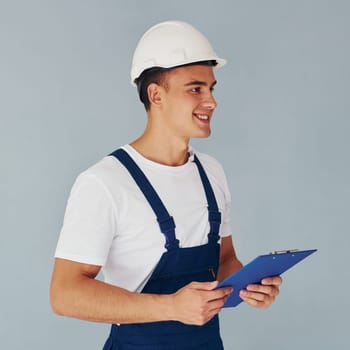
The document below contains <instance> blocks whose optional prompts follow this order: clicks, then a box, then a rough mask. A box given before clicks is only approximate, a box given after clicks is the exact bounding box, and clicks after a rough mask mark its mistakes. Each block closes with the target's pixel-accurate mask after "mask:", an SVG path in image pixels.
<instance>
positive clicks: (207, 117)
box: [193, 113, 209, 121]
mask: <svg viewBox="0 0 350 350" xmlns="http://www.w3.org/2000/svg"><path fill="white" fill-rule="evenodd" d="M193 116H194V117H196V118H198V119H199V120H203V121H205V120H209V116H208V115H206V114H198V113H193Z"/></svg>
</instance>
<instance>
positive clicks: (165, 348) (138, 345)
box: [103, 149, 223, 350]
mask: <svg viewBox="0 0 350 350" xmlns="http://www.w3.org/2000/svg"><path fill="white" fill-rule="evenodd" d="M111 155H113V156H114V157H116V158H117V159H118V160H119V161H120V162H121V163H122V164H123V165H124V166H125V167H126V168H127V170H128V171H129V173H130V174H131V176H132V177H133V178H134V180H135V182H136V183H137V185H138V186H139V188H140V190H141V191H142V192H143V194H144V196H145V198H146V199H147V201H148V203H149V204H150V206H151V207H152V209H153V211H154V213H155V215H156V217H157V221H158V223H159V227H160V231H161V232H162V233H163V234H164V236H165V241H166V244H165V248H166V249H167V251H166V252H164V254H163V255H162V256H161V258H160V260H159V262H158V264H157V266H156V268H155V270H154V272H153V273H152V275H151V277H150V279H149V281H148V282H147V284H146V285H145V287H144V288H143V290H142V292H141V293H152V294H171V293H175V292H176V291H178V290H179V289H180V288H182V287H184V286H185V285H187V284H189V283H190V282H193V281H196V282H208V281H214V280H215V279H216V275H217V270H218V266H219V255H220V245H219V243H218V240H219V227H220V224H221V213H220V212H219V209H218V205H217V202H216V199H215V195H214V192H213V189H212V187H211V185H210V183H209V179H208V177H207V175H206V173H205V171H204V169H203V167H202V165H201V163H200V162H199V160H198V158H197V157H196V156H194V162H195V164H196V165H197V168H198V171H199V175H200V179H201V181H202V184H203V187H204V191H205V195H206V198H207V202H208V220H209V224H210V232H209V234H208V243H207V244H204V245H200V246H195V247H190V248H180V247H179V241H178V240H177V239H176V236H175V222H174V220H173V218H172V217H171V216H170V215H169V213H168V211H167V209H166V208H165V206H164V205H163V203H162V201H161V199H160V198H159V196H158V195H157V193H156V192H155V190H154V188H153V187H152V185H151V183H150V182H149V181H148V179H147V178H146V176H145V175H144V174H143V172H142V171H141V169H140V168H139V167H138V165H137V164H136V163H135V162H134V160H133V159H132V158H131V157H130V156H129V155H128V153H127V152H125V151H124V150H122V149H118V150H116V151H115V152H113V153H112V154H111ZM141 349H142V350H194V349H202V350H205V349H208V350H209V349H210V350H223V345H222V341H221V338H220V332H219V319H218V316H217V315H216V316H215V317H213V318H212V319H211V320H210V321H209V322H207V323H206V324H205V325H203V326H192V325H185V324H183V323H181V322H177V321H163V322H149V323H135V324H122V325H116V324H113V325H112V327H111V332H110V335H109V338H108V339H107V341H106V343H105V345H104V348H103V350H141Z"/></svg>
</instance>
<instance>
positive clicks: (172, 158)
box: [130, 129, 189, 166]
mask: <svg viewBox="0 0 350 350" xmlns="http://www.w3.org/2000/svg"><path fill="white" fill-rule="evenodd" d="M169 136H170V135H166V134H164V133H160V132H155V131H151V130H148V129H146V130H145V132H144V134H142V135H141V136H140V137H139V138H138V139H136V140H135V141H133V142H131V143H130V145H131V146H132V147H133V148H134V149H135V150H136V151H137V152H139V153H140V154H141V155H142V156H144V157H145V158H147V159H149V160H151V161H154V162H156V163H159V164H163V165H168V166H179V165H183V164H185V163H186V162H187V160H188V157H189V155H188V144H189V140H183V139H179V138H175V137H169Z"/></svg>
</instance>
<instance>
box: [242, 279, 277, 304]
mask: <svg viewBox="0 0 350 350" xmlns="http://www.w3.org/2000/svg"><path fill="white" fill-rule="evenodd" d="M281 283H282V278H281V277H278V276H277V277H269V278H264V279H263V280H262V281H261V284H250V285H248V286H247V288H246V289H242V290H241V291H240V292H239V296H240V297H241V298H242V299H243V301H245V302H246V303H247V304H249V305H251V306H254V307H257V308H267V307H269V306H270V305H271V304H272V303H273V302H274V300H275V298H276V296H277V295H278V294H279V286H280V285H281Z"/></svg>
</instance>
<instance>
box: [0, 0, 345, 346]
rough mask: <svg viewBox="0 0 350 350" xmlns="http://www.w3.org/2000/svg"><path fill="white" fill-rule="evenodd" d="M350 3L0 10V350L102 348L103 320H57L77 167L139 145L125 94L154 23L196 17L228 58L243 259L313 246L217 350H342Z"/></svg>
mask: <svg viewBox="0 0 350 350" xmlns="http://www.w3.org/2000/svg"><path fill="white" fill-rule="evenodd" d="M349 11H350V2H349V1H339V0H338V1H337V0H333V1H322V0H320V1H310V0H305V1H301V0H293V1H292V0H290V1H277V0H276V1H272V0H271V1H258V0H256V1H243V0H242V1H228V0H227V1H213V0H211V1H204V0H201V1H183V0H177V1H164V0H163V1H160V0H159V1H155V0H149V1H147V2H146V1H135V0H132V1H131V0H129V1H97V0H96V1H77V0H70V1H37V0H32V1H16V0H13V1H0V98H1V103H0V117H1V129H0V130H1V135H0V150H1V173H0V176H1V180H0V189H1V196H0V200H1V207H0V212H1V236H0V249H1V253H0V264H1V268H2V276H1V282H0V283H1V288H0V296H1V297H0V303H1V305H0V306H1V308H0V347H1V349H52V350H54V349H85V350H88V349H91V350H92V349H100V348H101V345H102V343H103V341H104V339H105V337H106V335H107V333H108V327H107V326H106V325H101V324H94V323H88V322H83V321H79V320H73V319H68V318H62V317H58V316H55V315H53V314H52V312H51V309H50V306H49V300H48V294H49V290H48V289H49V281H50V275H51V269H52V264H53V254H54V249H55V245H56V241H57V238H58V233H59V230H60V227H61V224H62V218H63V213H64V209H65V204H66V200H67V196H68V194H69V191H70V188H71V185H72V183H73V181H74V179H75V177H76V176H77V175H78V173H79V172H81V171H82V170H84V169H85V168H87V167H88V166H90V165H91V164H93V163H95V162H96V161H98V160H99V159H100V158H101V157H103V156H104V155H105V154H107V153H108V152H110V151H112V150H114V149H115V148H117V147H118V146H120V145H123V144H125V143H127V142H129V141H131V140H133V139H134V138H136V137H137V136H138V135H139V134H140V133H141V132H142V130H143V128H144V126H145V116H144V111H143V107H142V105H141V104H140V103H138V99H137V96H136V92H135V90H134V88H133V87H132V86H131V85H130V84H129V68H130V61H131V56H132V53H133V49H134V47H135V45H136V42H137V40H138V39H139V37H140V35H141V34H142V33H143V32H144V31H145V30H146V29H147V28H148V27H150V26H151V25H153V24H155V23H157V22H159V21H162V20H167V19H181V20H186V21H189V22H191V23H192V24H193V25H195V26H196V27H198V28H199V29H200V30H201V31H202V32H203V33H205V34H206V35H207V36H208V38H209V39H210V40H211V41H212V43H213V45H214V47H215V49H216V51H217V52H218V54H220V55H222V56H223V57H226V58H227V59H228V61H229V64H228V65H227V66H225V67H224V68H222V69H220V70H218V71H217V73H216V76H217V79H218V81H219V84H218V86H217V88H216V92H215V94H216V97H217V100H218V102H219V107H218V109H217V112H216V114H215V118H214V120H213V135H212V137H211V138H210V139H208V140H199V141H197V140H196V141H194V142H193V145H194V146H195V147H196V148H199V149H200V150H201V151H204V152H207V153H210V154H212V155H214V156H215V157H217V158H218V159H219V160H220V161H221V162H222V163H223V165H224V167H225V170H226V173H227V177H228V180H229V184H230V189H231V192H232V198H233V206H232V219H233V230H234V240H235V245H236V250H237V252H238V255H239V257H240V258H241V260H242V261H243V262H244V263H247V262H248V261H249V260H250V259H252V258H253V257H255V255H257V254H261V253H265V252H268V251H270V250H276V249H285V248H318V249H319V252H318V253H316V254H315V255H313V256H312V257H310V258H309V259H308V260H307V261H305V262H303V263H302V264H301V265H299V266H298V267H295V269H293V270H291V271H289V272H288V273H286V274H285V283H284V285H283V287H282V292H281V295H280V297H279V298H278V300H277V301H276V303H275V304H274V305H273V307H271V308H270V309H269V310H263V311H261V310H256V309H252V308H249V307H248V306H246V305H241V306H240V307H239V308H237V309H229V310H224V311H223V312H222V317H221V319H222V335H223V338H224V342H225V344H226V348H227V349H235V348H237V349H238V348H239V349H256V348H257V347H259V348H262V349H280V348H282V349H285V350H288V349H295V347H298V348H299V349H329V348H331V349H349V345H350V341H349V322H348V312H349V311H350V310H349V298H348V291H349V289H350V283H349V271H348V260H347V256H348V250H349V247H348V246H349V243H350V240H349V236H348V233H349V224H348V218H347V217H346V216H347V215H346V214H348V213H349V205H348V201H349V195H350V193H349V192H350V191H349V185H348V179H349V173H350V167H349V141H348V134H349V126H350V125H349V113H350V102H349V101H350V99H349V96H348V95H349V88H350V83H349V82H350V80H349V78H350V68H349V62H350V50H349V34H350V24H349V14H350V12H349Z"/></svg>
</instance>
